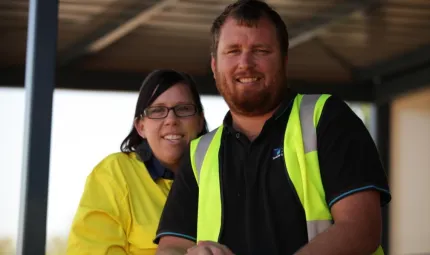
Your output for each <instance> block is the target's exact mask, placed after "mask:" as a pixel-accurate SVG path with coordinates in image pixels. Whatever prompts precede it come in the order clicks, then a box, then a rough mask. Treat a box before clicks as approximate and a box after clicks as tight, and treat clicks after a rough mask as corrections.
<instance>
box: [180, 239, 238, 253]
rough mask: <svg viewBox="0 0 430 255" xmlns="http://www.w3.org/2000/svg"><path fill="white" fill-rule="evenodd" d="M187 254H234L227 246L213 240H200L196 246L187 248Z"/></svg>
mask: <svg viewBox="0 0 430 255" xmlns="http://www.w3.org/2000/svg"><path fill="white" fill-rule="evenodd" d="M187 255H234V254H233V252H232V251H231V250H230V249H229V248H227V246H225V245H222V244H219V243H215V242H211V241H200V242H198V243H197V245H196V246H194V247H191V248H189V249H188V250H187Z"/></svg>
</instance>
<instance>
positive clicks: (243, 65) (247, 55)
mask: <svg viewBox="0 0 430 255" xmlns="http://www.w3.org/2000/svg"><path fill="white" fill-rule="evenodd" d="M253 67H255V60H254V57H253V55H252V53H251V52H242V54H241V55H240V57H239V69H243V70H247V69H250V68H253Z"/></svg>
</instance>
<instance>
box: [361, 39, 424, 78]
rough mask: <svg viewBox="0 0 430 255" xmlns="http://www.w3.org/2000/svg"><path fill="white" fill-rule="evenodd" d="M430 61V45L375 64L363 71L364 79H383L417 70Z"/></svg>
mask: <svg viewBox="0 0 430 255" xmlns="http://www.w3.org/2000/svg"><path fill="white" fill-rule="evenodd" d="M429 60H430V44H426V45H423V46H421V47H418V48H416V49H413V50H411V51H409V52H406V53H404V54H401V55H399V56H394V57H392V58H391V59H388V60H384V61H381V62H378V63H375V64H373V65H371V66H369V67H367V68H366V69H365V70H363V71H362V74H361V76H362V78H363V79H369V78H375V77H376V78H383V77H388V78H389V76H392V75H398V74H399V73H400V72H405V71H408V69H411V68H417V67H419V66H422V65H423V64H426V63H428V62H429Z"/></svg>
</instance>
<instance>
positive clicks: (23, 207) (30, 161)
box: [17, 0, 58, 255]
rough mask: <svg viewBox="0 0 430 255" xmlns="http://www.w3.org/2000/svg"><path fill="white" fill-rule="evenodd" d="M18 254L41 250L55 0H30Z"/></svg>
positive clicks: (47, 176)
mask: <svg viewBox="0 0 430 255" xmlns="http://www.w3.org/2000/svg"><path fill="white" fill-rule="evenodd" d="M29 5H30V6H29V17H28V32H27V34H28V36H27V55H26V69H25V94H26V100H25V103H26V107H25V126H24V136H25V137H24V145H23V146H24V147H23V149H24V153H23V168H22V177H21V198H20V199H21V200H20V215H19V229H18V241H17V254H22V255H30V254H45V246H46V215H47V205H48V185H49V163H50V145H51V118H52V100H53V91H54V87H55V85H54V82H55V68H56V50H57V22H58V0H30V2H29Z"/></svg>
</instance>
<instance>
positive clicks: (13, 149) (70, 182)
mask: <svg viewBox="0 0 430 255" xmlns="http://www.w3.org/2000/svg"><path fill="white" fill-rule="evenodd" d="M24 93H25V92H24V89H23V88H20V89H16V88H14V89H12V88H0V214H1V215H0V216H1V217H0V239H1V238H4V237H11V238H12V239H14V240H16V237H17V232H18V217H19V216H18V215H19V204H20V184H21V171H22V154H23V143H24V140H23V134H24V111H25V104H24V102H25V95H24ZM137 96H138V94H137V93H131V92H123V93H121V92H90V91H85V92H83V91H73V90H56V91H55V92H54V101H53V115H52V116H53V117H52V138H51V139H52V140H51V160H50V180H49V197H48V216H47V238H48V239H49V238H50V237H53V236H67V233H68V230H69V227H70V224H71V222H72V220H73V216H74V213H75V210H76V207H77V205H78V202H79V199H80V196H81V194H82V191H83V187H84V184H85V179H86V177H87V175H88V174H89V173H90V172H91V170H92V169H93V167H94V166H95V165H96V164H97V163H98V162H99V161H101V160H102V159H103V158H104V157H105V156H107V155H109V154H110V153H114V152H117V151H119V146H120V144H121V142H122V140H123V139H124V138H125V136H126V135H127V134H128V132H129V131H130V128H131V125H132V121H133V115H134V108H135V103H136V100H137ZM202 102H203V106H204V110H205V113H206V117H207V121H208V126H209V129H210V130H212V129H214V128H216V127H217V126H218V125H219V124H221V122H222V120H223V118H224V115H225V113H226V112H227V110H228V107H227V105H226V103H225V102H224V100H223V99H222V98H221V97H215V96H212V97H209V96H204V97H203V98H202Z"/></svg>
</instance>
